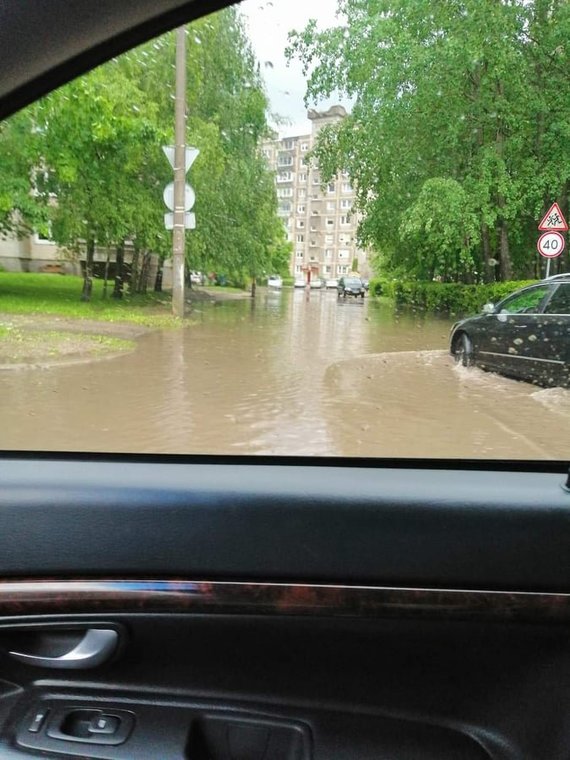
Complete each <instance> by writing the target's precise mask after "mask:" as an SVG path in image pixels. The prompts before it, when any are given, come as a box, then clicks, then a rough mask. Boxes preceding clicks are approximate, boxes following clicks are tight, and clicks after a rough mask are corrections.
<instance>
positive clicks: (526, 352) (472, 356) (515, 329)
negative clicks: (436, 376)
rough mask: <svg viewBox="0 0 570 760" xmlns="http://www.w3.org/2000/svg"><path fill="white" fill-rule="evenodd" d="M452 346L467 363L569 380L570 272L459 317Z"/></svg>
mask: <svg viewBox="0 0 570 760" xmlns="http://www.w3.org/2000/svg"><path fill="white" fill-rule="evenodd" d="M450 351H451V354H452V355H453V356H454V357H455V360H456V362H458V363H461V364H463V366H465V367H469V366H471V365H477V366H479V367H481V368H482V369H486V370H491V371H493V372H498V373H500V374H502V375H506V376H508V377H514V378H517V379H519V380H526V381H527V382H532V383H536V384H538V385H546V386H555V385H564V386H569V385H570V274H567V275H556V276H554V277H551V278H549V279H547V280H542V281H541V282H539V283H537V284H536V285H530V286H528V287H525V288H522V289H520V290H517V291H516V292H515V293H513V294H512V295H510V296H508V297H507V298H505V299H503V300H502V301H500V302H499V303H498V304H496V305H495V304H486V305H485V307H484V308H483V313H482V314H479V315H478V316H476V317H469V318H467V319H462V320H461V321H460V322H457V323H456V324H455V325H454V326H453V328H452V330H451V336H450Z"/></svg>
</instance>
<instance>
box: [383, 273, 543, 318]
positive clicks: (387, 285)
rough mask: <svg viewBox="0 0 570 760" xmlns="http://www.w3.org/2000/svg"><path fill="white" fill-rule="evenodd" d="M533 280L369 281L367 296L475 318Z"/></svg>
mask: <svg viewBox="0 0 570 760" xmlns="http://www.w3.org/2000/svg"><path fill="white" fill-rule="evenodd" d="M532 282H534V280H520V281H511V282H493V283H489V284H484V285H462V284H460V283H454V282H413V281H408V282H406V281H402V280H398V281H394V282H390V281H388V280H384V279H382V278H375V279H373V280H371V281H370V292H371V293H372V294H373V295H383V296H388V297H389V298H393V299H394V301H395V302H396V306H409V307H411V308H413V309H418V310H420V311H432V312H444V313H448V314H476V313H478V312H480V311H481V309H482V308H483V306H484V305H485V304H486V303H497V302H498V301H500V300H501V299H503V298H505V297H506V296H508V295H510V294H511V293H513V292H514V291H515V290H517V289H518V288H522V287H524V286H525V285H530V284H532Z"/></svg>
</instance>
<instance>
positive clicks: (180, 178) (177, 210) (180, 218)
mask: <svg viewBox="0 0 570 760" xmlns="http://www.w3.org/2000/svg"><path fill="white" fill-rule="evenodd" d="M185 160H186V27H184V26H181V27H179V28H178V29H177V30H176V100H175V122H174V226H173V235H172V313H173V314H174V316H175V317H183V316H184V248H185V242H186V241H185V224H184V223H185V210H186V209H185V207H184V186H185V183H186V167H185Z"/></svg>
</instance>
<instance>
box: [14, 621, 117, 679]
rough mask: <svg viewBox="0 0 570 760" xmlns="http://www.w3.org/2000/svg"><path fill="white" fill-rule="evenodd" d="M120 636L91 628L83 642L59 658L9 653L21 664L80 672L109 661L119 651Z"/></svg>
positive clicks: (112, 632)
mask: <svg viewBox="0 0 570 760" xmlns="http://www.w3.org/2000/svg"><path fill="white" fill-rule="evenodd" d="M118 643H119V634H118V633H117V631H113V630H111V629H107V628H89V629H88V630H87V631H86V632H85V635H84V636H83V638H82V639H81V641H80V642H79V643H78V644H77V645H76V646H74V647H73V649H71V650H70V651H69V652H67V653H66V654H63V655H60V656H59V657H42V656H41V655H38V654H27V653H25V652H13V651H12V652H9V654H10V657H13V658H14V659H15V660H19V662H24V663H26V665H35V666H36V667H38V668H61V669H64V670H79V669H80V668H96V667H97V665H101V664H102V663H104V662H105V661H106V660H108V659H109V658H110V657H111V656H112V655H113V654H114V652H115V650H116V649H117V645H118Z"/></svg>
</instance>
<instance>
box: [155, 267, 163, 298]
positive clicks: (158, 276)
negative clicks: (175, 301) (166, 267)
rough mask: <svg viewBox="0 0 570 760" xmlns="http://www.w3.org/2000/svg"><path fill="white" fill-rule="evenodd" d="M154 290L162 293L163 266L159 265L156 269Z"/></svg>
mask: <svg viewBox="0 0 570 760" xmlns="http://www.w3.org/2000/svg"><path fill="white" fill-rule="evenodd" d="M154 292H155V293H162V267H161V266H159V267H158V269H157V270H156V277H155V278H154Z"/></svg>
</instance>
